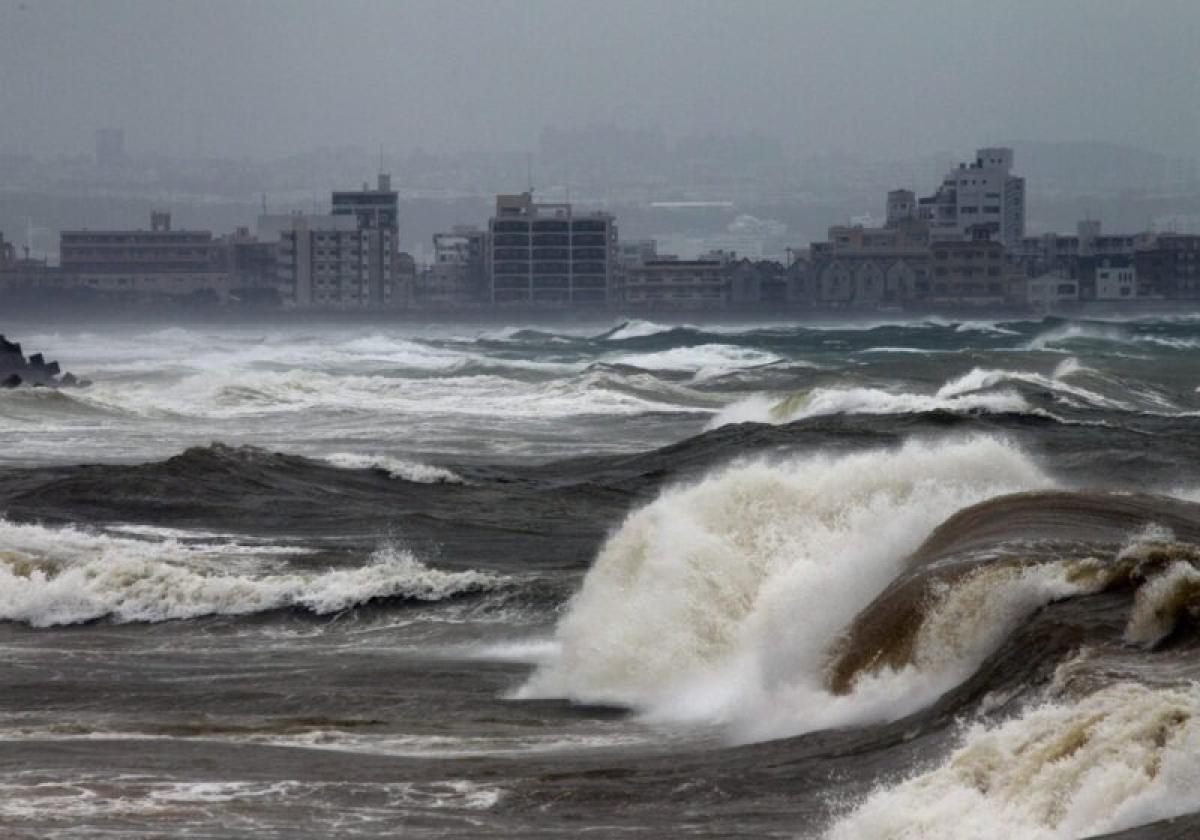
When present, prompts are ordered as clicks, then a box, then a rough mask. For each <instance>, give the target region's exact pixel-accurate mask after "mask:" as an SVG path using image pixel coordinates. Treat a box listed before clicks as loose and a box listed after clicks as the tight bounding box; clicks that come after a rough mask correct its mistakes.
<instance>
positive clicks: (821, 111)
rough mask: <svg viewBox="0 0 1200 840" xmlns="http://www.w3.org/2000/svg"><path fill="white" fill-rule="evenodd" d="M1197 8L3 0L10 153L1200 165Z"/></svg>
mask: <svg viewBox="0 0 1200 840" xmlns="http://www.w3.org/2000/svg"><path fill="white" fill-rule="evenodd" d="M1198 45H1200V2H1196V0H1143V1H1142V2H1133V0H1129V2H1109V1H1108V0H1092V1H1091V2H1085V1H1084V0H988V2H973V1H972V2H967V1H966V0H964V2H933V1H932V0H911V2H858V1H857V0H856V1H855V2H847V0H836V2H834V0H830V2H820V3H818V2H800V1H799V0H793V2H765V0H764V1H763V2H749V1H748V0H741V1H740V2H732V1H731V2H702V1H701V0H673V1H672V2H650V1H648V0H640V2H635V1H633V0H581V1H580V0H548V1H547V2H543V0H486V2H485V0H477V2H450V0H441V1H440V2H435V1H434V0H430V1H429V2H332V0H287V1H286V2H283V0H278V1H272V2H229V0H218V2H212V0H205V2H177V0H93V2H64V1H63V0H0V149H2V150H5V151H48V152H58V151H67V152H85V151H89V150H90V149H91V147H92V137H93V131H94V129H96V128H97V127H101V126H120V127H124V128H125V130H126V135H127V145H128V146H129V148H131V149H132V150H134V151H139V150H145V149H157V150H161V151H172V150H174V151H178V152H180V153H183V154H188V155H190V154H193V153H195V152H197V151H199V152H201V153H203V154H208V155H220V156H225V155H242V154H248V155H255V156H275V155H278V154H283V153H290V152H296V151H302V150H306V149H309V148H312V147H314V146H318V145H339V144H352V145H359V146H362V147H365V148H368V149H375V148H378V147H379V146H380V145H381V144H382V145H383V146H384V147H385V148H386V149H387V150H389V151H390V152H393V153H403V152H406V151H408V150H410V149H412V148H416V147H424V148H425V149H431V150H432V149H441V148H449V149H462V148H474V147H481V146H499V147H503V148H528V147H532V146H533V145H534V144H535V143H536V140H537V136H538V134H539V132H540V130H541V128H542V126H544V125H561V126H577V125H585V124H590V123H613V124H617V125H620V126H623V127H655V128H658V129H661V130H662V131H663V133H664V134H665V135H666V136H667V137H668V138H672V137H676V136H680V135H686V134H701V133H709V132H715V133H730V134H732V133H740V132H746V131H756V132H760V133H763V134H769V135H774V136H778V137H780V138H781V139H782V140H783V141H784V143H785V147H786V148H788V149H789V150H791V151H795V152H798V153H814V154H816V153H823V152H829V151H845V152H850V153H855V154H866V155H869V156H871V157H879V158H888V157H899V156H908V155H912V154H917V153H920V152H922V151H935V150H936V151H944V150H950V151H955V152H959V153H961V152H963V151H968V150H970V149H973V148H974V147H975V146H976V145H979V144H982V143H985V142H996V141H1001V140H1100V141H1108V142H1115V143H1127V144H1132V145H1140V146H1145V147H1147V148H1151V149H1154V150H1157V151H1162V152H1166V153H1168V154H1174V155H1194V154H1197V153H1200V47H1198Z"/></svg>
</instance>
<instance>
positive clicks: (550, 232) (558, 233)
mask: <svg viewBox="0 0 1200 840" xmlns="http://www.w3.org/2000/svg"><path fill="white" fill-rule="evenodd" d="M488 233H489V234H490V243H489V244H490V259H489V260H488V277H489V280H490V283H491V301H492V302H493V303H497V304H508V305H512V304H529V305H539V306H569V305H593V306H599V305H604V304H606V303H607V302H608V301H609V300H610V296H611V295H612V294H613V290H614V288H615V285H616V278H617V266H618V263H617V224H616V220H615V219H614V218H613V217H612V216H611V215H609V214H608V213H575V212H574V210H573V209H572V207H571V205H570V204H539V203H536V202H534V200H533V194H532V193H529V192H525V193H521V194H519V195H498V196H496V215H495V216H493V217H492V219H491V220H490V221H489V223H488Z"/></svg>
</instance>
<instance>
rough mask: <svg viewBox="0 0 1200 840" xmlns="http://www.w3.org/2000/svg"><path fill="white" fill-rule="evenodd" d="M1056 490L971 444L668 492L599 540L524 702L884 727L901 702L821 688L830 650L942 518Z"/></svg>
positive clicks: (1020, 463)
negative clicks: (998, 498) (876, 722)
mask: <svg viewBox="0 0 1200 840" xmlns="http://www.w3.org/2000/svg"><path fill="white" fill-rule="evenodd" d="M1049 484H1050V481H1049V479H1048V478H1047V477H1046V476H1045V475H1044V474H1043V473H1042V472H1041V471H1040V470H1039V469H1038V468H1037V466H1036V465H1035V464H1034V463H1033V462H1032V461H1031V460H1030V459H1029V458H1028V457H1027V456H1026V455H1024V454H1023V453H1022V452H1021V451H1020V450H1018V449H1017V448H1016V447H1015V446H1013V445H1011V444H1009V443H1007V442H1004V441H1001V440H997V439H994V438H990V437H974V438H968V439H964V440H961V441H958V442H950V443H942V444H938V445H933V444H926V443H921V442H910V443H908V444H906V445H904V446H903V447H902V448H900V449H897V450H879V451H871V452H865V453H858V454H854V455H848V456H843V457H838V458H833V457H826V456H809V457H805V458H799V459H795V460H791V461H785V462H778V463H774V464H768V463H764V462H755V463H749V464H744V465H740V466H734V467H730V468H728V469H725V470H722V471H719V472H717V473H715V474H712V475H710V476H709V477H707V478H705V479H704V480H703V481H701V482H700V483H698V484H696V485H694V486H689V487H683V488H676V489H671V490H667V491H665V492H664V493H663V494H662V495H661V496H660V497H659V498H658V499H657V500H656V501H654V502H653V503H651V504H650V505H648V506H646V507H645V508H642V509H641V510H639V511H636V512H635V513H633V514H632V515H631V516H630V517H629V518H628V519H627V520H626V521H625V523H624V524H623V525H622V526H621V528H620V529H619V530H618V531H617V533H616V534H614V535H613V537H612V538H610V540H609V541H608V543H607V544H606V545H605V546H604V548H603V550H602V551H601V553H600V555H599V557H598V558H597V560H596V562H595V564H594V565H593V567H592V568H591V570H590V571H589V572H588V575H587V577H586V578H585V580H584V583H583V586H582V588H581V590H580V592H579V593H578V594H577V595H576V596H575V598H574V599H573V600H572V602H571V604H570V606H569V609H568V611H567V612H566V614H565V616H564V618H563V619H562V621H561V622H560V624H559V626H558V628H557V631H556V636H557V640H558V642H559V644H560V645H561V652H560V653H559V654H558V655H557V656H556V657H555V658H554V659H553V660H552V661H551V662H548V663H547V664H545V665H543V666H542V667H541V668H539V669H538V670H537V671H536V672H535V674H534V675H533V677H532V678H531V679H530V680H529V682H528V683H527V684H526V685H525V686H524V688H523V689H522V692H521V693H522V696H526V697H545V696H555V697H569V698H572V699H575V700H579V701H584V702H602V703H617V704H622V705H627V706H631V707H634V708H637V709H640V710H642V711H644V712H647V713H648V714H649V715H650V716H651V717H653V718H662V719H671V720H695V721H704V722H724V723H726V724H729V725H731V726H732V727H733V729H734V730H735V732H736V733H740V734H741V735H742V736H743V737H768V736H771V735H776V734H783V733H792V732H798V731H803V730H805V729H811V728H817V727H820V726H828V725H836V724H837V723H838V722H839V721H841V722H846V721H850V720H855V719H858V718H862V717H863V716H864V715H867V716H870V715H882V716H885V717H886V716H888V715H889V714H891V713H892V711H893V710H892V707H895V706H896V703H895V702H894V700H895V697H896V695H895V694H894V693H893V694H888V695H887V697H890V698H892V699H891V701H890V702H889V701H887V698H886V697H885V698H884V699H882V700H881V699H880V697H876V696H873V697H871V698H868V699H869V702H870V703H871V704H874V705H872V706H871V708H869V709H865V710H864V706H863V704H862V702H860V698H856V697H854V696H850V697H834V696H832V695H831V694H830V693H829V692H828V691H827V690H826V688H825V677H824V669H825V663H826V659H827V656H828V653H829V650H830V646H831V644H832V643H833V641H834V640H835V639H836V638H838V636H839V634H840V633H841V632H843V630H844V628H845V627H846V626H847V625H848V624H849V622H850V621H851V620H852V619H853V618H854V616H855V615H856V614H857V613H858V612H859V611H860V610H861V609H862V608H863V607H864V606H865V605H866V604H867V603H869V602H870V600H871V599H872V598H873V597H874V596H875V595H876V594H877V593H878V592H879V591H880V590H882V589H883V587H884V586H886V585H887V584H888V583H889V582H890V581H891V580H893V579H894V577H895V576H896V574H897V573H898V572H899V571H900V570H901V567H902V565H903V563H904V560H905V558H906V556H907V555H908V554H909V553H911V551H912V550H914V549H915V548H916V547H917V545H918V544H919V543H920V541H921V540H922V539H924V537H925V536H926V535H927V534H928V533H929V532H930V531H932V530H933V528H934V527H936V526H937V525H938V524H940V523H941V522H942V521H944V520H945V519H946V518H947V517H948V516H949V515H951V514H952V513H954V512H955V511H957V510H959V509H960V508H962V507H964V506H967V505H970V504H972V503H975V502H978V501H981V500H983V499H986V498H989V497H991V496H993V495H996V494H999V493H1004V492H1010V491H1014V490H1019V489H1030V488H1037V487H1045V486H1048V485H1049ZM1018 600H1019V599H1018ZM762 721H768V722H769V723H768V724H767V727H766V729H767V730H769V731H766V730H764V728H763V727H762V726H761V725H760V724H759V722H762Z"/></svg>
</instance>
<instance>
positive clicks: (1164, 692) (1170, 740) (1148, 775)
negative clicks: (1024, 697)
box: [826, 683, 1200, 840]
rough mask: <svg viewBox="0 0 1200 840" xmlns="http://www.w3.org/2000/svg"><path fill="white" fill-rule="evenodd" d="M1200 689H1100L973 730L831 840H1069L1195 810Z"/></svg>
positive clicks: (1199, 790)
mask: <svg viewBox="0 0 1200 840" xmlns="http://www.w3.org/2000/svg"><path fill="white" fill-rule="evenodd" d="M1197 778H1200V687H1198V686H1195V685H1193V686H1188V687H1184V688H1159V689H1153V688H1149V687H1146V686H1142V685H1138V684H1135V683H1118V684H1116V685H1112V686H1108V687H1105V688H1103V689H1101V690H1099V691H1096V692H1095V693H1093V694H1091V695H1090V696H1087V697H1085V698H1084V699H1082V700H1080V701H1078V702H1070V701H1060V702H1052V703H1048V704H1046V705H1043V706H1039V707H1036V708H1033V709H1031V710H1029V711H1027V712H1026V713H1025V714H1023V715H1021V716H1020V717H1017V718H1015V719H1013V720H1009V721H1007V722H1004V723H1001V724H998V725H994V726H986V725H983V724H977V725H975V726H973V727H971V728H969V729H968V730H967V731H966V732H965V733H964V735H963V737H962V738H961V744H960V746H959V747H958V748H957V749H956V750H954V752H953V753H952V754H951V755H950V756H949V757H948V758H947V759H946V760H944V761H943V762H942V763H941V764H940V765H938V766H937V767H935V768H933V769H932V770H928V771H926V772H923V773H918V774H917V775H915V776H912V777H911V778H909V779H906V780H904V781H902V782H900V783H899V784H895V785H893V786H890V787H883V788H881V789H879V790H877V791H875V792H874V793H872V794H871V795H870V796H868V797H867V799H866V800H865V801H864V802H863V803H861V804H860V805H859V806H858V807H857V808H856V809H855V810H854V811H853V812H852V813H850V814H848V815H846V816H844V817H843V818H842V819H841V820H839V821H838V822H837V823H836V824H835V825H834V826H833V827H832V828H831V829H830V830H829V831H828V832H827V834H826V840H898V839H899V838H913V840H916V838H922V840H942V838H944V840H985V838H994V837H996V836H997V835H998V834H1003V835H1005V836H1010V837H1021V838H1027V840H1069V838H1074V837H1090V836H1093V835H1096V834H1102V833H1109V832H1115V831H1121V830H1123V829H1127V828H1131V827H1133V826H1136V825H1143V824H1146V823H1150V822H1154V821H1157V820H1160V819H1166V818H1169V817H1173V816H1177V815H1180V814H1184V813H1189V812H1192V811H1195V810H1197V809H1200V786H1197V785H1196V779H1197Z"/></svg>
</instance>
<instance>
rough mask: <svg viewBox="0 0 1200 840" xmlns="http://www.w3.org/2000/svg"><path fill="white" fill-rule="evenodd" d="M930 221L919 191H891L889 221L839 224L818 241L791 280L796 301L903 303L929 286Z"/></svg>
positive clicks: (841, 304)
mask: <svg viewBox="0 0 1200 840" xmlns="http://www.w3.org/2000/svg"><path fill="white" fill-rule="evenodd" d="M928 275H929V225H928V223H926V222H925V221H923V220H922V219H920V218H918V217H917V214H916V202H915V199H914V196H913V193H911V192H909V191H908V190H893V191H892V192H890V193H888V196H887V221H886V222H885V224H884V226H883V227H866V226H863V225H835V226H834V227H831V228H830V229H829V233H828V237H827V239H826V241H824V242H814V243H813V244H812V245H811V246H810V248H809V252H808V254H807V257H806V259H804V260H802V261H801V264H800V265H799V266H798V267H797V266H793V267H792V268H791V269H790V270H789V272H788V276H789V280H788V283H787V289H788V296H789V298H790V299H792V300H793V301H795V302H804V303H806V304H808V305H813V306H822V307H833V308H861V307H878V306H886V307H897V306H902V305H904V304H905V303H908V302H910V301H912V300H914V299H916V298H918V297H919V296H920V295H921V294H923V293H927V292H928V289H929V283H928Z"/></svg>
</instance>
